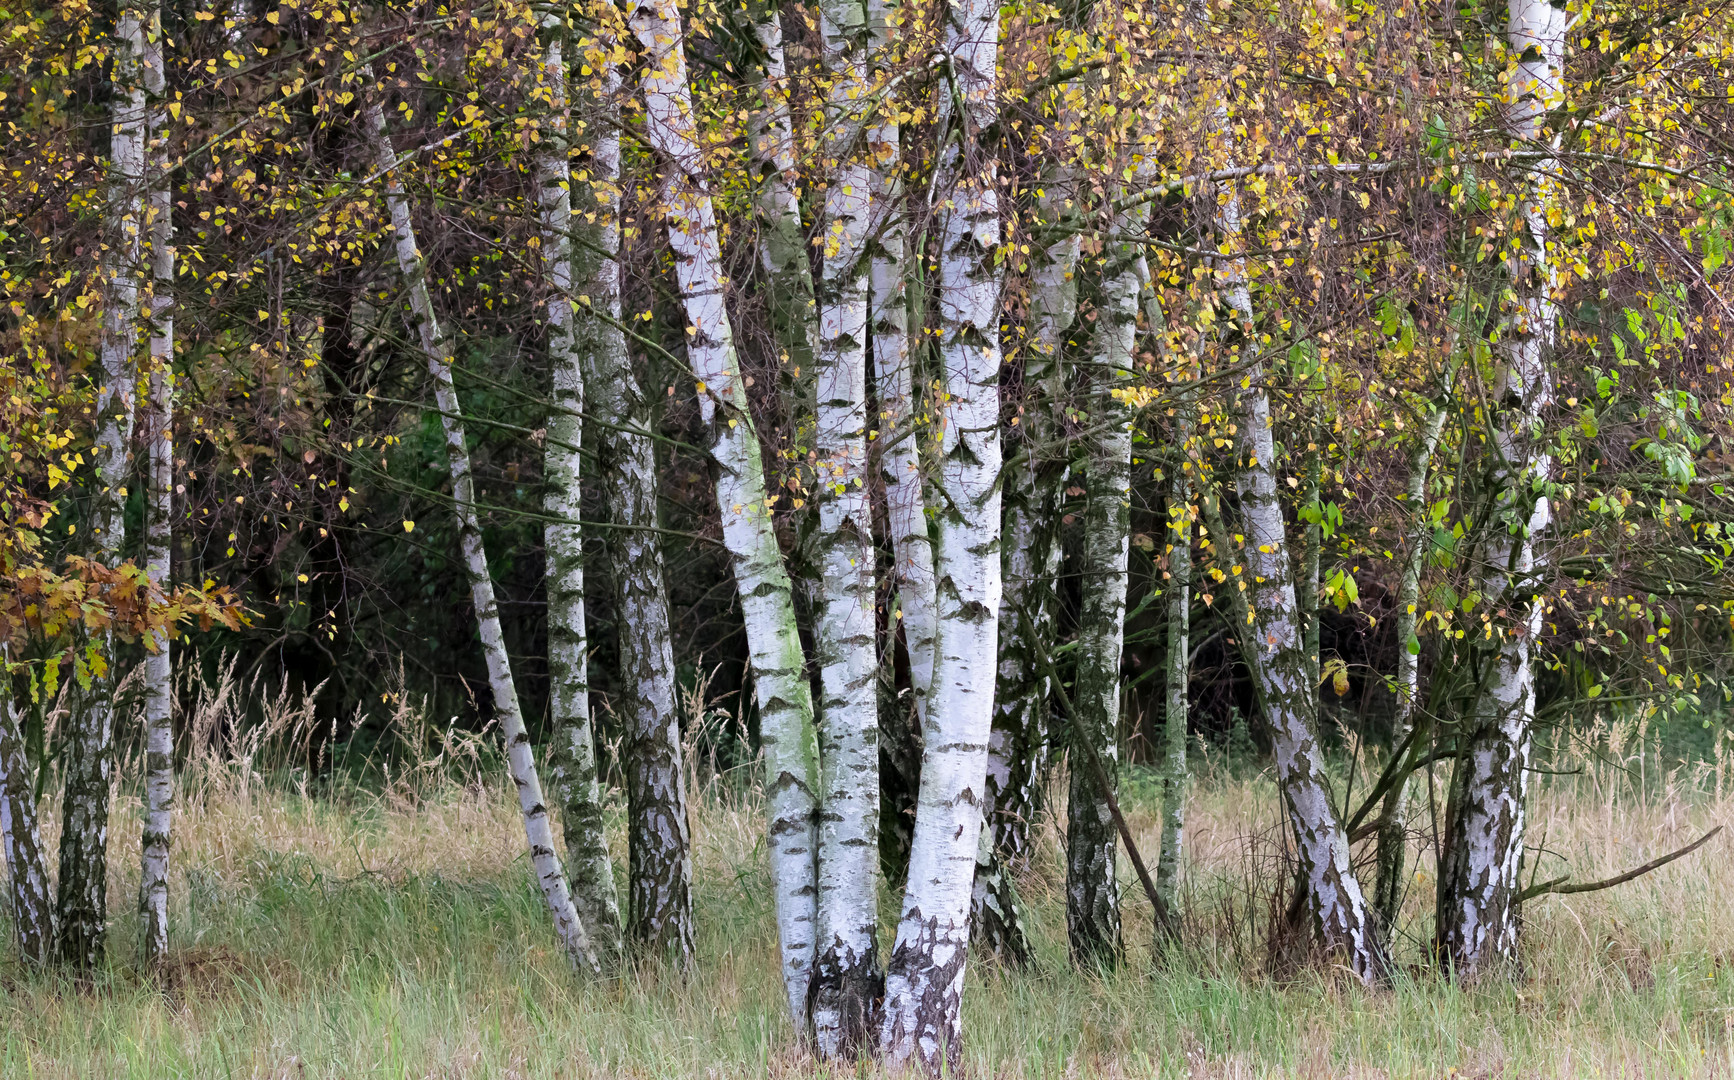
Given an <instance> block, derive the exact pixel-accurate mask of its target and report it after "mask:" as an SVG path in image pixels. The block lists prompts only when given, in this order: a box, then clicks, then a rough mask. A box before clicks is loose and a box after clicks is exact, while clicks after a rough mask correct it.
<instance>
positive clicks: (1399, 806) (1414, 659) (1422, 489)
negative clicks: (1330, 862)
mask: <svg viewBox="0 0 1734 1080" xmlns="http://www.w3.org/2000/svg"><path fill="white" fill-rule="evenodd" d="M1444 429H1445V403H1444V402H1443V401H1440V402H1439V403H1437V405H1436V406H1435V407H1434V409H1433V412H1432V413H1431V414H1429V415H1428V417H1427V423H1426V425H1425V426H1424V427H1422V429H1421V438H1420V440H1419V441H1418V442H1417V443H1416V444H1415V451H1414V453H1413V454H1411V455H1410V457H1409V490H1408V491H1407V492H1406V493H1405V494H1406V497H1407V499H1408V502H1407V504H1406V505H1407V506H1408V509H1409V553H1408V555H1409V557H1408V559H1407V561H1405V562H1404V564H1403V580H1402V582H1401V583H1400V584H1399V585H1398V587H1397V683H1396V691H1397V707H1396V715H1394V716H1393V717H1392V718H1391V748H1392V752H1393V753H1395V752H1396V749H1397V748H1398V747H1399V746H1401V745H1402V744H1403V742H1404V740H1406V739H1407V738H1408V737H1409V732H1410V731H1411V730H1412V729H1413V727H1414V724H1415V704H1416V700H1417V695H1418V694H1419V692H1420V689H1421V642H1420V640H1419V639H1418V638H1416V636H1415V625H1416V620H1415V608H1416V605H1417V604H1418V603H1419V601H1420V599H1421V569H1422V566H1423V564H1424V563H1425V562H1426V558H1427V551H1428V549H1429V548H1431V547H1432V537H1431V535H1430V534H1429V531H1428V529H1427V521H1428V514H1427V469H1428V466H1429V464H1430V463H1431V462H1432V460H1433V449H1434V447H1436V446H1438V445H1439V435H1440V433H1441V432H1442V431H1444ZM1411 643H1413V644H1411ZM1408 791H1409V777H1408V775H1407V773H1405V774H1404V775H1402V776H1399V777H1398V778H1397V782H1396V786H1394V787H1393V788H1391V790H1390V791H1389V792H1387V793H1386V795H1385V802H1384V805H1383V807H1382V808H1381V811H1380V823H1379V843H1378V848H1377V852H1378V855H1377V859H1376V862H1375V866H1376V868H1377V869H1376V874H1377V876H1376V877H1375V878H1374V879H1373V908H1374V910H1375V911H1377V912H1378V913H1379V927H1380V931H1381V932H1382V933H1383V934H1384V936H1385V940H1386V941H1387V942H1388V941H1390V938H1391V931H1392V929H1393V928H1395V926H1396V925H1397V909H1398V907H1399V906H1401V904H1402V901H1403V859H1404V855H1405V848H1406V846H1407V844H1408V839H1409V823H1408V813H1407V811H1408Z"/></svg>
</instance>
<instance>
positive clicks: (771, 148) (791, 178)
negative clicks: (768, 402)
mask: <svg viewBox="0 0 1734 1080" xmlns="http://www.w3.org/2000/svg"><path fill="white" fill-rule="evenodd" d="M777 4H778V0H755V6H754V9H753V31H754V33H755V34H757V35H758V39H759V48H760V49H762V50H763V53H764V58H765V80H764V83H763V84H762V86H761V92H762V93H763V95H764V106H763V107H762V108H761V109H760V110H759V111H758V112H757V113H755V114H754V116H753V118H752V123H753V131H752V135H751V138H752V151H753V158H754V162H755V164H756V165H757V167H758V170H759V190H758V207H759V217H760V219H761V221H762V222H763V227H764V234H763V236H762V237H761V238H760V243H759V259H760V262H761V264H762V265H763V267H764V270H765V276H766V277H767V278H768V279H769V280H768V285H769V288H768V289H767V290H766V299H767V300H768V302H769V305H770V310H771V326H772V330H773V332H774V333H775V335H776V339H777V345H778V347H779V348H780V349H781V350H782V352H783V357H782V360H783V361H784V363H786V364H787V365H788V366H789V369H790V371H791V373H792V374H793V375H794V377H795V378H796V379H799V378H800V373H801V372H803V371H811V370H813V368H812V365H813V362H814V358H815V356H816V354H817V350H818V324H817V323H816V322H815V321H814V317H815V315H816V313H817V309H818V305H817V294H816V292H815V290H814V285H813V267H812V263H811V262H810V261H809V260H808V257H807V232H806V229H805V227H804V226H803V225H802V224H801V196H800V191H799V189H798V188H797V187H796V176H797V173H796V163H795V128H794V120H793V118H792V117H791V115H790V112H789V96H788V95H789V71H788V65H787V64H786V62H785V61H784V59H783V19H782V15H781V13H780V12H779V11H778V7H777Z"/></svg>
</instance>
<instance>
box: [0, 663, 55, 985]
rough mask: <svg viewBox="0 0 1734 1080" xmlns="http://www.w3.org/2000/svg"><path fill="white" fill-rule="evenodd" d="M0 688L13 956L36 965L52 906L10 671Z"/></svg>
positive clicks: (0, 789) (2, 823) (45, 952)
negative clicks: (15, 945)
mask: <svg viewBox="0 0 1734 1080" xmlns="http://www.w3.org/2000/svg"><path fill="white" fill-rule="evenodd" d="M4 690H5V692H6V700H5V703H4V706H3V707H4V712H3V713H0V854H4V855H5V856H6V869H7V877H8V879H9V883H10V885H11V897H12V932H13V936H14V937H15V938H16V939H17V941H18V956H19V958H20V959H21V960H23V961H24V963H25V964H26V965H28V966H31V967H35V968H41V967H43V966H44V965H46V964H47V963H48V958H49V950H50V949H52V948H53V947H54V910H53V908H52V907H50V901H49V896H48V871H47V869H46V868H45V867H44V865H43V862H42V835H41V833H40V832H39V831H38V829H37V826H36V785H35V783H34V782H33V779H34V778H33V777H32V776H31V768H30V755H29V754H28V753H27V752H26V751H25V749H24V738H23V733H22V732H21V731H20V730H19V726H18V713H17V709H16V708H15V706H14V705H13V701H12V686H11V677H10V675H8V676H7V681H6V685H5V687H4Z"/></svg>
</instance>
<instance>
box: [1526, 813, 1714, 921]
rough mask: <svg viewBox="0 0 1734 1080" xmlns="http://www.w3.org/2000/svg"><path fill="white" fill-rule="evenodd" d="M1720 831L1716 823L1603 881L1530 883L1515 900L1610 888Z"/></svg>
mask: <svg viewBox="0 0 1734 1080" xmlns="http://www.w3.org/2000/svg"><path fill="white" fill-rule="evenodd" d="M1721 831H1722V826H1720V825H1718V826H1716V827H1715V828H1714V829H1711V830H1710V831H1709V832H1707V833H1705V834H1704V835H1703V836H1700V837H1698V839H1696V840H1694V841H1692V842H1691V843H1690V844H1687V845H1686V846H1685V847H1683V848H1681V849H1680V850H1678V851H1674V852H1669V853H1668V854H1666V855H1663V856H1662V857H1661V858H1659V859H1651V860H1650V861H1649V862H1647V863H1645V864H1644V865H1642V866H1639V867H1636V868H1635V869H1632V870H1627V871H1626V872H1625V873H1623V874H1620V875H1618V876H1616V877H1611V878H1608V879H1607V880H1605V881H1586V882H1584V883H1583V884H1581V885H1567V884H1566V882H1567V881H1570V880H1571V876H1570V875H1569V874H1568V875H1566V876H1565V877H1557V878H1554V879H1553V880H1552V881H1544V882H1542V883H1541V884H1540V885H1531V886H1530V887H1529V888H1527V889H1525V890H1523V892H1522V894H1521V895H1519V896H1518V898H1517V902H1518V903H1520V904H1521V903H1523V902H1524V901H1526V900H1533V899H1535V898H1536V897H1538V896H1545V895H1547V894H1548V893H1558V894H1560V895H1564V894H1566V893H1586V892H1599V891H1601V890H1602V889H1611V888H1613V887H1614V886H1615V885H1624V884H1625V883H1626V882H1628V881H1631V880H1632V879H1633V878H1640V877H1643V876H1644V875H1645V874H1647V873H1649V872H1650V871H1651V870H1659V869H1661V868H1662V867H1664V866H1666V865H1668V864H1669V863H1671V862H1673V861H1674V860H1675V859H1683V858H1685V857H1686V856H1687V855H1690V854H1692V852H1694V851H1697V850H1698V849H1699V848H1701V847H1703V846H1704V845H1705V844H1707V843H1709V842H1710V838H1711V837H1713V836H1715V835H1716V834H1717V833H1719V832H1721Z"/></svg>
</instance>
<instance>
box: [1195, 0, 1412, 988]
mask: <svg viewBox="0 0 1734 1080" xmlns="http://www.w3.org/2000/svg"><path fill="white" fill-rule="evenodd" d="M1196 21H1198V20H1197V19H1196V18H1195V22H1196ZM1208 115H1209V116H1210V118H1211V120H1212V124H1211V127H1212V129H1213V132H1214V133H1215V135H1216V137H1217V138H1218V139H1220V140H1222V141H1223V143H1224V144H1225V145H1224V147H1223V148H1224V149H1225V150H1227V151H1228V152H1229V154H1228V156H1229V157H1230V159H1232V152H1233V149H1234V147H1233V145H1232V138H1233V134H1232V130H1233V129H1232V128H1231V127H1230V124H1229V117H1228V111H1227V106H1226V104H1225V103H1224V102H1223V101H1222V99H1221V97H1220V96H1218V97H1216V98H1215V99H1214V100H1213V102H1212V104H1211V105H1210V106H1209V109H1208ZM1230 167H1232V165H1231V166H1230ZM1212 202H1213V205H1214V210H1213V212H1212V225H1213V227H1214V230H1215V232H1216V233H1217V235H1218V236H1219V237H1221V243H1222V244H1223V245H1225V247H1226V248H1227V249H1228V250H1229V251H1230V252H1232V251H1233V249H1234V248H1235V247H1237V246H1238V245H1239V244H1240V243H1241V240H1240V201H1239V198H1238V196H1237V194H1236V192H1235V190H1234V188H1233V186H1232V184H1231V183H1230V184H1224V185H1222V186H1221V187H1220V188H1218V189H1217V190H1216V191H1215V192H1214V198H1213V199H1212ZM1213 271H1214V276H1215V283H1216V290H1217V295H1218V297H1219V298H1220V302H1221V303H1222V305H1223V307H1224V308H1225V311H1224V313H1223V317H1222V319H1221V321H1220V323H1219V325H1220V326H1221V328H1222V332H1223V336H1224V340H1225V342H1226V343H1227V344H1228V345H1229V347H1230V353H1229V359H1230V360H1231V361H1233V360H1235V359H1239V360H1241V362H1242V363H1243V364H1245V374H1244V376H1243V377H1242V379H1241V386H1240V391H1239V394H1238V401H1237V402H1236V405H1235V416H1234V419H1235V423H1236V426H1237V429H1238V431H1239V445H1238V447H1237V448H1236V449H1237V451H1238V459H1239V460H1238V461H1237V462H1236V464H1235V469H1234V485H1235V488H1236V491H1237V493H1238V495H1239V497H1240V513H1241V524H1242V526H1243V527H1244V529H1245V530H1246V538H1247V545H1246V553H1245V554H1246V563H1247V566H1246V569H1247V575H1246V576H1247V577H1250V578H1251V580H1252V581H1253V582H1255V583H1256V584H1255V585H1253V586H1250V595H1249V597H1248V598H1247V602H1246V625H1245V627H1244V628H1241V629H1240V630H1239V631H1238V633H1237V635H1236V636H1237V637H1238V638H1239V639H1240V640H1241V641H1242V642H1244V643H1245V645H1246V647H1245V648H1243V649H1242V652H1243V654H1245V655H1246V656H1247V659H1248V662H1249V666H1250V667H1251V668H1252V670H1253V673H1254V678H1255V681H1256V685H1257V687H1258V692H1259V703H1260V705H1261V706H1262V707H1263V710H1264V717H1265V723H1266V725H1267V726H1268V728H1269V731H1270V737H1271V742H1272V748H1273V750H1274V752H1275V757H1276V774H1277V783H1278V784H1279V785H1280V787H1281V788H1282V794H1283V803H1284V805H1285V808H1286V809H1287V811H1288V817H1289V825H1290V827H1291V828H1292V829H1293V831H1294V835H1295V841H1296V848H1297V853H1298V855H1299V861H1300V873H1301V876H1302V877H1304V879H1305V886H1304V887H1305V892H1306V899H1305V903H1306V904H1307V907H1308V910H1309V913H1310V914H1311V916H1312V921H1313V924H1314V926H1315V928H1316V929H1317V931H1318V933H1319V936H1320V939H1321V940H1322V941H1323V943H1324V945H1325V948H1326V949H1327V950H1328V951H1331V952H1335V953H1338V954H1340V955H1341V956H1342V958H1343V959H1344V960H1345V961H1346V962H1347V963H1348V965H1349V968H1350V970H1352V971H1353V972H1354V973H1355V975H1356V976H1357V977H1359V978H1360V979H1361V980H1362V981H1364V982H1375V981H1377V980H1379V979H1381V978H1382V977H1383V974H1384V972H1383V964H1384V962H1383V959H1382V957H1381V956H1380V953H1379V947H1378V945H1379V943H1378V937H1377V934H1376V933H1375V930H1374V927H1373V925H1372V921H1371V918H1372V917H1371V913H1370V911H1369V909H1368V906H1367V902H1366V897H1365V895H1364V894H1363V893H1362V891H1361V885H1360V881H1359V879H1358V878H1357V877H1356V876H1355V871H1354V865H1353V861H1352V858H1351V852H1350V850H1349V838H1348V834H1347V833H1346V832H1345V831H1344V829H1343V825H1342V821H1341V820H1340V819H1339V818H1338V816H1337V811H1336V807H1335V805H1334V804H1333V802H1332V800H1331V792H1330V785H1329V780H1328V778H1327V776H1326V773H1325V766H1324V755H1323V752H1322V750H1321V748H1320V747H1319V742H1318V736H1317V733H1316V730H1315V727H1316V713H1317V707H1318V694H1317V690H1316V687H1315V685H1314V684H1313V683H1312V681H1311V678H1310V671H1311V667H1310V664H1309V662H1308V660H1307V655H1306V648H1305V640H1304V637H1303V633H1304V631H1303V627H1302V624H1301V617H1300V608H1299V604H1298V602H1297V600H1296V597H1295V585H1294V572H1293V569H1292V563H1291V560H1290V556H1289V545H1288V537H1287V533H1286V526H1285V523H1284V520H1283V512H1282V504H1281V501H1280V499H1279V497H1278V495H1277V479H1276V445H1275V439H1274V435H1273V432H1272V430H1271V414H1270V398H1269V395H1268V392H1267V391H1266V389H1265V385H1264V379H1265V369H1264V365H1263V363H1262V362H1260V361H1258V360H1257V359H1246V358H1242V357H1237V356H1236V355H1235V354H1236V353H1238V352H1239V351H1240V350H1242V349H1248V348H1256V347H1257V346H1256V344H1255V338H1254V336H1253V333H1252V330H1253V325H1254V318H1253V311H1252V295H1251V292H1250V291H1249V289H1248V288H1247V280H1246V264H1245V259H1244V257H1243V256H1239V255H1234V254H1229V255H1228V256H1227V257H1225V258H1221V259H1218V260H1216V261H1215V266H1214V267H1213ZM1230 591H1232V590H1230Z"/></svg>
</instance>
